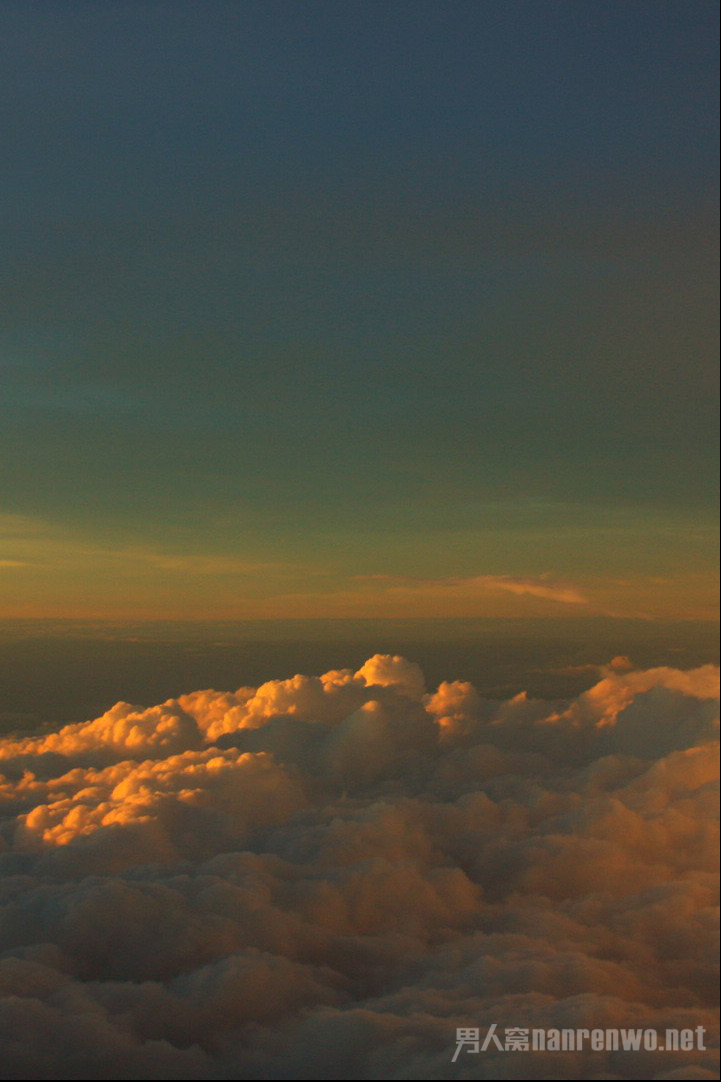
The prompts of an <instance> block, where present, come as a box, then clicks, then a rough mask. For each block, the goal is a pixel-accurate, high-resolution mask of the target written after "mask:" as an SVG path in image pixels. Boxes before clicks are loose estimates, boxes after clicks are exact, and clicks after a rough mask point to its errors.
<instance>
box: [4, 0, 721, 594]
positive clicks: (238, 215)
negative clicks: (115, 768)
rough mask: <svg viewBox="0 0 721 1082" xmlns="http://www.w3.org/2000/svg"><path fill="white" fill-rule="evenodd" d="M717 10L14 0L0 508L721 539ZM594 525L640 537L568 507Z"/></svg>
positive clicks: (595, 557) (157, 536)
mask: <svg viewBox="0 0 721 1082" xmlns="http://www.w3.org/2000/svg"><path fill="white" fill-rule="evenodd" d="M717 42H718V33H717V7H716V4H715V3H713V4H712V3H706V2H705V0H702V2H699V0H694V2H693V3H689V2H688V0H679V2H673V3H667V2H664V0H653V2H650V3H644V2H639V0H634V2H633V3H629V2H620V0H608V2H605V3H598V2H596V0H593V2H584V0H572V2H564V0H561V2H555V0H553V2H540V0H533V2H526V0H514V2H513V3H507V2H505V0H504V2H495V0H486V2H483V3H479V2H477V0H474V2H471V3H465V2H462V0H452V2H444V3H441V2H439V0H433V2H425V0H415V2H413V3H406V2H401V0H395V2H394V0H390V2H388V3H380V2H375V0H364V2H361V3H358V2H354V0H345V2H343V3H338V2H329V3H325V2H318V0H305V2H298V0H294V2H275V0H262V2H255V0H244V2H233V3H226V2H223V0H212V2H200V0H198V2H193V3H187V2H183V0H174V2H172V3H164V2H159V0H153V2H150V0H148V2H141V3H138V2H132V0H125V2H115V3H104V2H101V0H98V2H94V3H92V4H91V3H73V2H65V3H59V2H37V3H33V4H28V3H26V2H18V3H14V2H6V3H4V4H3V5H2V9H1V10H0V96H1V98H2V101H3V117H2V146H3V157H4V163H5V168H4V171H3V172H4V176H3V195H2V207H1V208H0V209H1V211H2V228H3V259H2V270H1V271H0V274H1V276H2V282H1V283H0V292H1V294H2V298H3V302H2V303H3V310H4V316H3V320H2V329H1V332H0V364H1V365H2V373H3V374H2V383H3V396H2V406H0V410H1V417H0V422H1V423H0V444H1V445H2V463H3V464H2V466H1V467H0V484H1V486H2V500H1V505H0V512H1V513H4V514H6V515H13V516H21V518H22V521H23V522H28V523H35V524H37V528H38V530H41V531H42V529H51V530H69V531H73V532H74V536H75V537H76V538H79V537H82V538H86V539H87V543H88V544H90V543H91V542H92V544H93V545H96V546H97V545H101V544H102V545H108V544H109V543H111V541H112V543H113V544H118V545H124V546H126V547H127V546H136V547H137V546H145V547H148V546H150V547H152V548H153V549H154V550H156V549H162V550H163V551H170V552H184V553H187V552H195V553H198V552H202V553H215V554H224V555H226V556H228V555H231V556H243V557H248V558H251V557H252V558H254V559H257V558H258V557H259V555H264V556H267V557H268V558H273V559H282V560H284V561H289V560H291V559H297V560H300V561H301V562H302V561H304V560H305V561H308V560H311V562H312V559H313V558H318V559H320V558H321V556H322V554H323V553H325V556H326V557H327V559H329V560H331V561H332V559H333V558H335V557H334V555H333V554H334V553H336V554H337V550H338V546H341V548H342V549H343V551H344V552H345V553H346V555H347V563H346V565H345V567H344V573H346V574H359V575H371V574H378V575H382V574H393V575H398V574H400V573H416V572H417V573H418V574H432V575H453V574H461V575H469V574H494V575H500V574H514V575H515V574H524V575H537V574H539V575H540V574H544V573H546V572H553V573H554V574H559V575H566V574H570V575H571V576H572V575H573V574H575V573H576V572H577V571H578V570H579V569H582V570H584V571H585V572H587V573H595V572H601V571H603V572H608V573H611V572H613V573H614V574H619V575H620V574H621V573H622V572H624V573H625V572H627V571H629V570H630V571H634V570H638V568H639V567H640V566H641V565H642V564H643V565H644V567H645V569H646V570H647V571H649V572H653V573H659V574H660V573H664V574H665V573H667V572H669V571H670V570H673V567H672V566H671V565H673V566H674V567H675V565H676V564H678V563H683V562H684V561H685V562H686V563H687V564H688V562H689V561H692V562H693V561H699V560H700V563H699V567H701V566H704V567H705V566H706V562H705V561H706V559H707V553H706V555H703V557H701V556H699V552H698V550H697V547H694V546H696V541H689V542H688V544H691V546H692V547H691V549H689V548H688V544H686V542H683V541H682V540H678V538H679V537H680V538H683V537H684V536H685V535H686V533H687V531H686V524H687V523H694V524H696V525H698V524H699V523H700V522H701V523H705V522H706V521H707V516H708V515H710V513H711V511H712V509H713V504H714V499H715V491H716V488H715V486H716V468H715V461H716V460H715V450H714V447H715V443H714V440H715V431H716V406H715V378H716V377H715V356H716V352H715V350H716V316H715V303H716V300H715V298H716V269H715V261H716V252H715V247H716V243H715V242H716V210H715V191H716V183H717V149H716V146H717V144H716V132H717V106H716V93H717V63H718V61H717V54H718V49H717ZM601 523H603V524H605V526H608V525H609V523H610V524H611V525H613V524H614V523H616V524H617V525H618V524H620V525H619V529H622V530H623V531H625V533H624V534H623V536H625V537H626V538H628V537H629V536H630V535H633V538H634V539H635V540H634V542H633V544H631V543H630V542H628V541H627V543H625V547H624V544H623V543H622V542H620V541H619V540H618V537H617V538H616V541H615V542H614V543H613V544H612V545H611V546H610V550H609V546H608V545H606V546H605V547H604V546H599V545H598V543H596V542H594V541H593V540H590V541H588V543H576V542H574V544H573V545H571V544H569V543H568V541H566V542H564V541H563V539H562V537H561V535H562V534H563V531H564V530H568V529H571V530H576V531H580V534H578V536H581V535H583V536H586V534H588V535H592V534H593V532H594V530H596V529H597V528H598V526H599V524H601ZM40 524H42V526H41V525H40ZM659 529H661V530H662V531H663V530H666V531H668V529H671V530H672V531H673V530H675V531H677V532H676V533H674V534H673V537H674V540H673V541H671V542H668V544H667V548H666V549H665V550H664V551H663V552H660V550H659V547H658V544H657V542H656V541H654V540H653V537H655V536H656V535H655V534H653V530H659ZM499 530H501V531H502V530H511V531H512V532H514V536H515V537H516V538H517V544H516V549H515V551H510V550H509V547H508V542H507V541H504V542H503V544H501V545H500V547H499V545H496V548H494V543H493V541H492V538H493V537H494V536H495V537H498V536H500V535H499ZM554 530H555V531H556V541H554V540H552V539H551V540H548V542H547V544H546V545H545V547H543V546H542V547H541V549H540V550H539V548H538V546H537V545H536V543H535V542H534V543H533V544H529V545H525V547H524V541H523V538H524V536H528V537H530V536H531V533H532V532H533V531H535V534H534V536H536V535H537V534H538V533H539V531H541V532H542V531H545V536H547V537H549V536H551V535H552V534H553V531H554ZM649 530H650V531H651V532H650V533H649ZM524 531H531V533H528V532H524ZM584 531H585V532H584ZM451 533H452V534H453V536H454V537H455V538H456V539H458V538H463V539H465V540H463V543H460V542H458V544H456V546H455V548H450V549H449V547H448V545H447V544H445V545H444V544H443V543H442V541H441V540H438V543H435V542H434V541H433V540H432V539H433V538H438V539H442V538H443V537H448V536H450V534H451ZM667 535H668V534H666V536H667ZM619 536H620V535H619ZM482 537H485V538H486V541H484V542H483V543H481V540H479V539H481V538H482ZM489 538H490V540H489ZM476 542H478V543H476ZM684 544H686V547H684ZM424 545H425V546H426V547H427V548H429V551H430V550H432V553H433V555H426V556H424V557H422V558H421V557H420V556H419V553H420V552H421V550H422V549H423V547H424ZM554 545H557V548H556V549H555V550H554ZM484 546H485V547H484ZM614 546H615V547H614ZM634 546H635V547H634ZM496 549H498V551H496ZM554 551H555V553H556V555H555V556H554ZM704 552H706V550H704ZM614 553H615V556H614ZM2 556H3V553H2V552H0V558H2ZM12 556H13V553H9V555H8V559H10V558H12ZM614 560H615V562H614ZM674 561H675V563H674ZM622 565H625V566H622Z"/></svg>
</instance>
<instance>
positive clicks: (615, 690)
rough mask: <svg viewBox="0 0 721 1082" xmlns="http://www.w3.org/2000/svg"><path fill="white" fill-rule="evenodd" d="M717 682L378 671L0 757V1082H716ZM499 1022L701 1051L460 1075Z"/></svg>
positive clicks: (403, 668)
mask: <svg viewBox="0 0 721 1082" xmlns="http://www.w3.org/2000/svg"><path fill="white" fill-rule="evenodd" d="M489 585H490V584H489ZM532 585H533V584H532ZM494 586H495V588H498V589H502V590H513V591H515V590H518V591H526V590H528V589H529V585H528V583H525V582H520V581H515V580H510V579H503V580H495V582H494ZM534 588H535V586H534ZM543 589H547V590H552V589H554V590H555V589H556V588H555V587H551V586H550V585H549V586H546V585H544V586H543ZM558 599H559V600H561V601H565V602H568V603H571V604H574V603H577V601H578V600H580V599H579V598H577V597H575V596H573V595H572V593H571V592H570V591H569V592H568V593H567V594H566V595H565V596H561V595H560V594H559V595H558ZM718 693H719V672H718V669H716V668H715V667H713V666H703V667H701V668H698V669H695V670H691V671H680V670H676V669H670V668H658V669H651V670H648V671H637V670H634V669H633V668H632V667H631V664H630V662H629V661H628V660H627V659H626V658H622V657H621V658H616V659H614V661H613V662H612V663H610V664H609V665H608V666H606V667H605V668H604V669H602V670H601V672H600V674H599V680H598V682H597V683H596V684H595V685H594V686H593V687H592V688H591V689H589V690H588V691H586V692H584V693H583V694H581V695H580V696H578V697H577V698H575V699H571V700H563V701H555V702H548V701H541V700H532V699H529V698H528V697H526V696H525V695H518V696H516V697H515V698H513V699H510V700H507V701H495V700H487V699H484V698H482V697H481V696H480V694H479V693H478V692H477V691H476V689H475V688H474V687H473V686H472V685H471V684H468V683H465V682H458V681H455V682H444V683H442V684H441V685H440V686H439V687H438V688H437V689H435V690H431V689H428V688H427V687H426V685H425V680H424V676H423V673H422V672H421V670H420V668H419V667H418V666H417V665H415V664H414V663H412V662H410V661H407V660H405V659H403V658H400V657H392V656H388V655H376V656H374V657H372V658H370V659H369V660H368V661H367V662H366V663H365V664H364V665H363V666H362V667H361V668H360V669H359V670H358V671H357V672H353V671H352V670H350V669H342V670H336V671H332V672H327V673H325V674H324V675H323V676H320V677H312V676H299V675H298V676H294V677H292V678H291V679H287V680H271V681H269V682H267V683H265V684H263V685H261V686H260V687H257V688H251V687H242V688H240V689H238V690H237V691H233V692H222V691H213V690H201V691H196V692H192V693H190V694H185V695H180V696H179V697H178V698H177V699H170V700H168V701H167V702H165V703H162V704H160V705H157V706H152V707H150V708H147V709H146V708H141V707H137V706H132V705H130V704H128V703H122V702H121V703H117V704H116V705H115V706H113V707H112V708H111V709H110V710H108V711H107V713H105V714H103V715H102V716H101V717H99V718H96V719H94V720H92V721H87V722H83V723H79V724H74V725H66V726H65V727H64V728H62V729H60V730H59V731H57V732H45V731H44V732H42V733H40V734H36V735H32V736H26V737H22V736H21V737H17V738H13V739H6V740H3V741H2V742H0V801H1V802H2V808H3V811H2V825H1V827H0V876H1V879H0V884H1V885H0V890H1V891H2V898H3V906H2V910H0V1048H1V1049H2V1073H3V1075H4V1077H6V1078H47V1079H68V1078H77V1079H80V1078H156V1079H159V1078H173V1079H185V1078H187V1079H205V1078H207V1079H237V1078H249V1079H250V1078H261V1079H263V1078H264V1079H310V1078H333V1077H337V1078H348V1079H350V1078H354V1079H356V1078H357V1079H381V1078H383V1079H404V1078H414V1079H416V1078H420V1079H443V1078H478V1077H481V1078H519V1077H523V1078H539V1079H540V1078H563V1079H565V1078H568V1079H573V1078H618V1079H621V1078H628V1077H634V1078H658V1079H661V1078H713V1077H717V1073H716V1072H717V1070H718V1065H717V1054H716V1052H715V1051H714V1043H715V1041H714V1034H716V1032H717V1031H716V1015H715V1012H714V1004H715V1002H716V996H717V970H716V966H715V956H714V949H715V937H716V932H717V927H718V924H717V920H718V918H717V910H716V908H715V907H716V905H717V885H718V882H717V865H716V853H717V837H718V832H717V827H716V818H717V785H718ZM494 1022H495V1023H497V1024H498V1025H499V1027H505V1026H512V1025H517V1026H526V1027H528V1026H537V1027H556V1028H569V1027H570V1028H581V1027H586V1028H604V1029H608V1028H613V1027H642V1028H644V1029H646V1028H654V1029H658V1030H659V1031H662V1030H665V1029H666V1028H671V1027H673V1028H695V1027H697V1026H704V1027H705V1029H706V1032H707V1037H706V1044H707V1046H708V1050H707V1051H698V1050H697V1051H694V1052H659V1051H655V1052H652V1051H641V1052H634V1053H629V1052H594V1051H591V1050H589V1051H584V1052H583V1053H574V1052H558V1053H556V1052H546V1053H540V1052H538V1053H529V1052H525V1053H524V1052H500V1051H498V1050H497V1049H496V1050H494V1048H493V1047H492V1048H490V1049H489V1050H488V1051H486V1052H483V1053H481V1054H479V1055H468V1054H465V1053H463V1054H461V1055H460V1056H459V1057H458V1059H457V1061H456V1062H455V1063H452V1062H451V1058H452V1055H453V1052H454V1050H455V1032H456V1027H461V1026H464V1027H481V1028H484V1027H488V1026H490V1025H491V1024H492V1023H494Z"/></svg>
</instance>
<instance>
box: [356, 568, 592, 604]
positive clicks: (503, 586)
mask: <svg viewBox="0 0 721 1082" xmlns="http://www.w3.org/2000/svg"><path fill="white" fill-rule="evenodd" d="M360 578H362V579H364V580H365V581H368V582H376V583H379V584H385V587H386V589H387V591H388V592H389V593H406V592H410V593H419V592H422V593H428V594H436V595H444V594H445V595H449V596H453V595H456V594H458V593H461V594H466V595H471V596H472V595H474V594H479V593H481V594H482V593H485V592H487V591H490V592H492V593H495V592H501V593H509V594H516V595H517V596H519V597H523V596H527V597H538V598H542V599H543V600H545V601H558V602H561V603H562V604H564V605H587V604H589V601H588V598H587V597H586V596H585V594H583V593H582V592H581V591H580V590H579V589H577V587H575V586H572V585H570V584H568V583H559V582H554V581H553V580H552V579H551V577H550V576H549V575H540V576H538V577H537V578H522V577H518V576H514V575H472V576H467V577H465V578H462V577H461V578H458V577H449V578H442V579H421V578H417V579H414V578H410V577H405V576H395V575H364V576H360Z"/></svg>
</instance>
